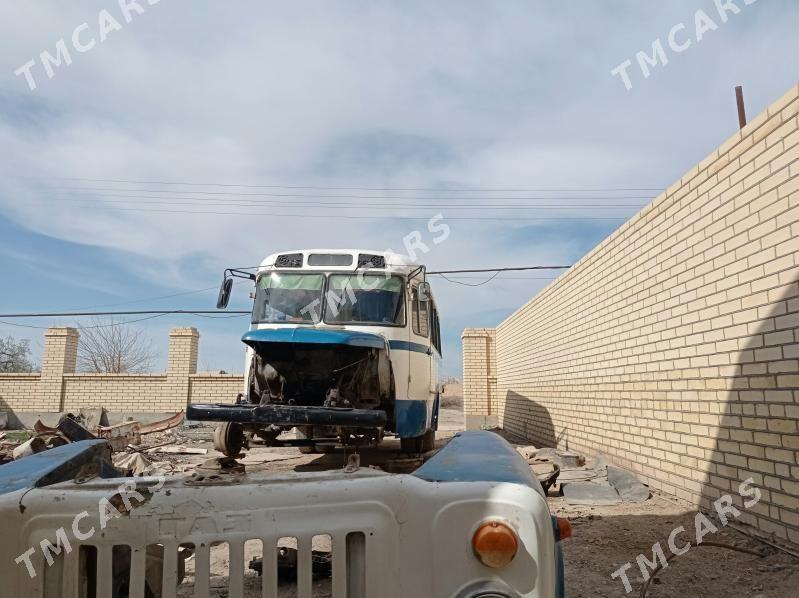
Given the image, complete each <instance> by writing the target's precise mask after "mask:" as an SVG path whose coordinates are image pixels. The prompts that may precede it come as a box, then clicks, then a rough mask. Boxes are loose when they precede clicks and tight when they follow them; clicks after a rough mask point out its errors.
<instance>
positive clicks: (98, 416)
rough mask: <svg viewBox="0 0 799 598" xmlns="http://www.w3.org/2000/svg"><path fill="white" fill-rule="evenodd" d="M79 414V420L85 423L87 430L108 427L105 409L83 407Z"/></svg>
mask: <svg viewBox="0 0 799 598" xmlns="http://www.w3.org/2000/svg"><path fill="white" fill-rule="evenodd" d="M78 414H79V415H78V419H79V420H80V421H82V422H83V425H84V426H86V429H87V430H95V429H97V428H99V427H100V426H107V425H108V416H107V415H106V411H105V408H103V407H81V408H80V411H79V412H78Z"/></svg>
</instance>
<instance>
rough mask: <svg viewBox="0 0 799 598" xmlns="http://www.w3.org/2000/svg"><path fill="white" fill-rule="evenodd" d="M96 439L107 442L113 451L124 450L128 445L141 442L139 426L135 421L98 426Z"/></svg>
mask: <svg viewBox="0 0 799 598" xmlns="http://www.w3.org/2000/svg"><path fill="white" fill-rule="evenodd" d="M96 431H97V437H98V438H103V439H104V440H107V441H108V443H109V444H110V445H111V449H112V450H114V451H121V450H124V449H125V448H126V447H127V446H128V445H129V444H139V443H140V442H141V430H140V424H139V422H137V421H127V422H122V423H119V424H116V425H113V426H108V427H103V426H99V427H97V429H96Z"/></svg>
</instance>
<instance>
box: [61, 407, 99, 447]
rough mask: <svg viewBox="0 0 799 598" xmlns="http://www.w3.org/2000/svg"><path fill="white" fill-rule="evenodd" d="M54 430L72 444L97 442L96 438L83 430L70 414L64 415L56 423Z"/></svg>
mask: <svg viewBox="0 0 799 598" xmlns="http://www.w3.org/2000/svg"><path fill="white" fill-rule="evenodd" d="M56 429H57V430H58V431H59V432H61V434H63V435H64V436H66V438H67V439H69V440H70V441H72V442H79V441H81V440H97V436H95V435H94V434H92V433H91V432H89V431H88V430H87V429H86V428H84V427H83V426H82V425H81V424H80V423H78V421H77V419H76V418H75V416H74V415H72V414H71V413H67V414H66V415H64V416H63V417H62V418H61V419H60V420H59V422H58V426H56Z"/></svg>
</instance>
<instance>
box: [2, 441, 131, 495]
mask: <svg viewBox="0 0 799 598" xmlns="http://www.w3.org/2000/svg"><path fill="white" fill-rule="evenodd" d="M91 462H96V463H98V464H99V468H100V477H103V478H114V477H119V472H118V471H117V470H116V469H115V468H114V466H113V464H112V463H111V449H110V448H109V446H108V443H106V442H105V441H104V440H85V441H82V442H71V443H69V444H65V445H64V446H59V447H57V448H54V449H51V450H49V451H45V452H43V453H37V454H35V455H31V456H30V457H27V458H25V459H20V460H19V461H14V462H12V463H6V464H5V465H3V469H2V475H0V494H5V493H7V492H14V491H15V490H21V489H22V488H40V487H42V486H49V485H50V484H57V483H58V482H65V481H68V480H72V479H74V478H75V476H76V475H77V473H78V471H79V470H80V469H81V467H83V466H84V465H85V464H86V463H91Z"/></svg>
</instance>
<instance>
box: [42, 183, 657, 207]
mask: <svg viewBox="0 0 799 598" xmlns="http://www.w3.org/2000/svg"><path fill="white" fill-rule="evenodd" d="M50 191H53V192H56V193H70V194H73V195H74V194H77V195H93V196H97V197H99V196H108V197H114V195H112V193H149V194H150V195H149V196H140V195H119V196H117V197H151V196H153V194H169V195H172V196H175V195H194V196H196V195H201V196H214V197H219V196H222V197H269V198H288V197H300V198H305V199H308V198H310V199H313V200H322V199H391V200H396V199H399V200H411V199H419V200H436V201H443V200H449V201H463V200H471V199H474V200H492V201H493V200H500V201H506V200H513V199H515V200H540V199H558V200H562V199H568V200H575V199H647V200H648V199H652V198H651V196H649V195H591V196H586V195H581V196H576V197H575V196H570V197H564V196H562V195H544V196H536V197H529V196H527V197H525V196H482V197H475V196H472V197H468V196H467V197H446V196H444V197H442V196H438V195H436V196H424V195H352V194H346V195H319V194H318V193H241V192H232V191H187V190H179V191H171V190H169V189H121V188H116V187H111V188H108V187H65V188H55V189H51V190H50ZM96 191H102V193H94V192H96ZM89 192H92V193H89ZM109 192H111V193H109ZM180 199H201V198H200V197H190V198H180ZM273 201H278V200H273ZM292 203H293V202H290V205H291V204H292Z"/></svg>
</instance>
